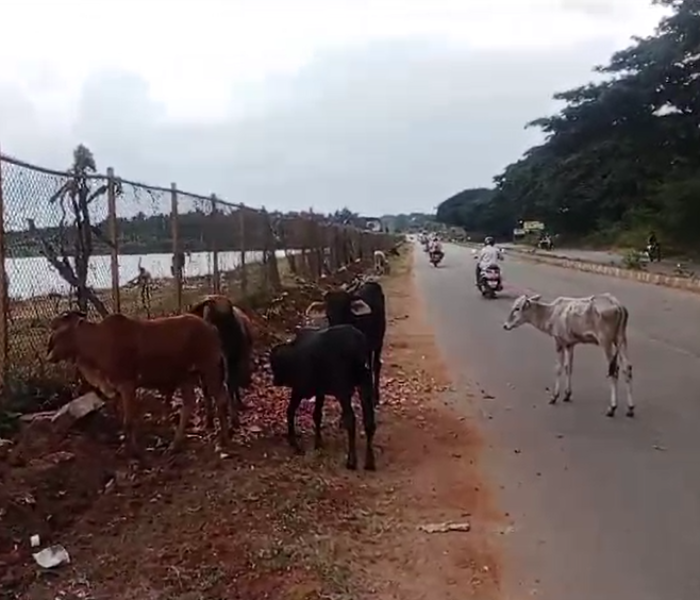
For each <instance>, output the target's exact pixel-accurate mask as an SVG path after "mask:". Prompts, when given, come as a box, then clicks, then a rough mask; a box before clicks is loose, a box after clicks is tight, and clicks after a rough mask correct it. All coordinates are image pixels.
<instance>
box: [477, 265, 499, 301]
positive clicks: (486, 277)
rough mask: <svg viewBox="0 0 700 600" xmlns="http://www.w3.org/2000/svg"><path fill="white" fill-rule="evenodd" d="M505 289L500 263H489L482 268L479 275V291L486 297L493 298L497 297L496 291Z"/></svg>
mask: <svg viewBox="0 0 700 600" xmlns="http://www.w3.org/2000/svg"><path fill="white" fill-rule="evenodd" d="M502 290H503V282H502V280H501V267H499V266H498V265H489V266H488V267H486V268H485V269H482V270H481V273H480V275H479V291H480V292H481V295H482V296H483V297H484V298H488V299H489V300H493V299H494V298H495V297H496V292H500V291H502Z"/></svg>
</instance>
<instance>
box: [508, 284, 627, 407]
mask: <svg viewBox="0 0 700 600" xmlns="http://www.w3.org/2000/svg"><path fill="white" fill-rule="evenodd" d="M628 318H629V312H628V311H627V308H625V307H624V306H623V305H622V304H621V303H620V301H619V300H618V299H617V298H615V296H613V295H612V294H597V295H594V296H588V297H587V298H564V297H560V298H557V299H556V300H554V301H553V302H549V303H547V302H542V301H541V300H540V296H539V294H538V295H534V296H520V297H519V298H518V299H517V300H516V301H515V302H514V303H513V307H512V308H511V311H510V314H509V315H508V318H507V319H506V322H505V323H504V324H503V328H504V329H506V330H508V331H510V330H511V329H514V328H516V327H519V326H520V325H522V324H524V323H529V324H530V325H533V326H534V327H536V328H537V329H539V330H540V331H543V332H544V333H546V334H547V335H549V336H551V337H553V338H554V342H555V344H556V351H557V363H556V378H555V385H554V393H553V394H552V399H551V400H550V404H554V403H555V402H556V401H557V400H558V399H559V393H560V386H559V380H560V378H561V374H562V369H563V370H564V372H565V374H566V389H565V390H564V402H568V401H570V400H571V373H572V371H573V361H574V346H576V344H596V345H598V346H600V347H601V348H602V349H603V352H605V358H606V359H607V362H608V377H609V378H610V407H609V408H608V411H607V413H606V414H607V416H608V417H613V416H615V410H616V409H617V380H618V377H619V372H620V366H621V367H622V372H623V375H624V379H625V388H626V392H627V416H628V417H633V416H634V400H633V398H632V365H631V364H630V361H629V357H628V356H627V320H628Z"/></svg>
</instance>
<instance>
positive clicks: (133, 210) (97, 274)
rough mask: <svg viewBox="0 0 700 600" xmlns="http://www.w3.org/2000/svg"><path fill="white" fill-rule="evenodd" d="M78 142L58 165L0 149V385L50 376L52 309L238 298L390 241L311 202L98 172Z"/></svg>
mask: <svg viewBox="0 0 700 600" xmlns="http://www.w3.org/2000/svg"><path fill="white" fill-rule="evenodd" d="M79 148H80V147H79ZM76 152H78V151H76ZM86 152H88V154H87V155H86V156H83V157H82V158H81V156H80V155H79V154H76V156H75V166H74V168H73V169H72V170H70V171H66V172H61V171H53V170H50V169H45V168H42V167H38V166H35V165H31V164H28V163H25V162H23V161H20V160H17V159H15V158H12V157H9V156H5V155H2V154H0V212H1V214H2V219H1V220H0V386H2V392H3V393H2V396H3V397H5V396H6V395H7V393H9V394H15V395H16V394H21V393H22V390H24V392H25V393H27V389H26V388H32V389H38V388H40V387H42V386H43V385H44V384H43V383H42V382H44V381H46V380H47V379H52V378H53V376H51V377H50V376H49V373H48V371H49V370H50V369H49V367H48V365H47V364H46V361H45V354H46V344H47V340H48V329H49V324H50V322H51V319H52V318H53V317H54V316H55V315H57V314H59V313H60V312H61V311H64V310H68V309H73V308H78V309H81V310H85V311H86V312H88V313H89V314H93V315H95V316H97V315H102V316H104V315H106V314H109V313H112V312H122V313H124V314H129V315H132V316H140V317H152V316H160V315H166V314H176V313H180V312H182V311H183V310H186V309H187V307H188V306H189V305H191V304H192V303H193V302H194V301H196V300H197V299H199V298H201V296H202V295H203V294H208V293H221V294H225V295H227V296H229V297H231V298H232V299H234V300H241V299H243V298H246V297H251V296H256V295H264V294H270V293H274V292H276V291H279V290H280V289H281V288H282V286H283V283H284V281H285V279H286V278H287V277H289V276H296V277H302V278H305V279H310V280H319V279H320V278H322V277H324V275H328V274H331V273H333V272H334V271H337V270H338V269H339V268H340V267H342V266H343V265H348V264H350V263H354V262H356V261H358V260H367V259H371V256H372V254H373V252H374V250H377V249H382V250H386V249H389V248H390V247H392V246H393V245H394V244H395V242H396V239H395V237H394V236H391V235H389V234H383V233H374V232H370V231H366V230H362V229H359V228H355V227H349V226H344V225H338V224H334V223H331V222H329V221H328V220H327V219H325V218H324V217H322V216H321V215H316V214H313V213H307V214H296V215H294V214H282V213H268V212H267V211H265V210H264V209H263V210H259V209H254V208H250V207H247V206H244V205H242V204H232V203H230V202H226V201H224V200H223V199H220V198H218V197H216V196H214V195H199V194H193V193H188V192H184V191H182V190H180V189H178V187H177V185H176V184H171V185H170V186H167V187H158V186H151V185H145V184H142V183H138V182H134V181H129V180H127V179H123V178H120V177H118V176H117V175H115V174H114V172H113V170H112V169H108V170H107V173H106V174H98V173H96V172H95V170H94V161H92V158H91V155H89V151H86ZM91 161H92V162H91ZM17 386H19V387H20V388H22V389H20V390H17V389H16V388H17Z"/></svg>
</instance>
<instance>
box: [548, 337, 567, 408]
mask: <svg viewBox="0 0 700 600" xmlns="http://www.w3.org/2000/svg"><path fill="white" fill-rule="evenodd" d="M556 350H557V363H556V365H555V367H554V392H553V393H552V398H551V399H550V400H549V403H550V404H556V403H557V400H559V394H560V393H561V384H560V379H561V372H562V369H563V368H564V346H563V345H562V344H560V343H559V342H557V346H556Z"/></svg>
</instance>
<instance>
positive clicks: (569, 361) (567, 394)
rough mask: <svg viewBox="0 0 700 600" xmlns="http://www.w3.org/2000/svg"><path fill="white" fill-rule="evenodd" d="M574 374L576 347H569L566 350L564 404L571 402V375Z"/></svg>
mask: <svg viewBox="0 0 700 600" xmlns="http://www.w3.org/2000/svg"><path fill="white" fill-rule="evenodd" d="M573 372H574V347H573V346H567V347H566V348H565V350H564V375H565V377H566V381H565V383H564V398H563V399H564V402H571V374H572V373H573Z"/></svg>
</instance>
